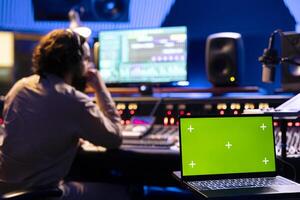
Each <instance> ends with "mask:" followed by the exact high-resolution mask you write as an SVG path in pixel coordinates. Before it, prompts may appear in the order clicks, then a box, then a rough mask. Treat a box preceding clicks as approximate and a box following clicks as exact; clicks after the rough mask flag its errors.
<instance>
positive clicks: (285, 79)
mask: <svg viewBox="0 0 300 200" xmlns="http://www.w3.org/2000/svg"><path fill="white" fill-rule="evenodd" d="M281 57H282V58H284V59H286V60H288V62H282V71H281V86H282V89H283V90H284V91H300V64H299V63H300V33H295V32H284V33H283V35H281Z"/></svg>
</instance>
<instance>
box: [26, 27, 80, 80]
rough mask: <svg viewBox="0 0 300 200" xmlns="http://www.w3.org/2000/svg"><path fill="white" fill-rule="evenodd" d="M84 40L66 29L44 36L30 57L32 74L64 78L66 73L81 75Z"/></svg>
mask: <svg viewBox="0 0 300 200" xmlns="http://www.w3.org/2000/svg"><path fill="white" fill-rule="evenodd" d="M84 42H85V39H84V38H83V37H81V36H80V35H78V34H77V33H75V32H73V31H71V30H69V29H67V30H63V29H58V30H54V31H51V32H50V33H48V34H47V35H45V36H44V37H43V38H42V39H41V40H40V42H39V44H38V45H37V46H36V47H35V49H34V51H33V55H32V68H33V72H34V73H36V74H39V75H44V74H45V73H52V74H55V75H57V76H60V77H62V78H63V77H64V75H65V74H66V73H69V72H72V73H75V74H77V73H81V71H82V69H81V63H82V55H83V49H82V44H83V43H84Z"/></svg>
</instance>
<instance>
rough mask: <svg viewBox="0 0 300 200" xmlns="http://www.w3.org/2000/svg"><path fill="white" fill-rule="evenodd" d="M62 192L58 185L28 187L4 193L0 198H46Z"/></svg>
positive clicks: (21, 199)
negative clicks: (37, 187)
mask: <svg viewBox="0 0 300 200" xmlns="http://www.w3.org/2000/svg"><path fill="white" fill-rule="evenodd" d="M62 194H63V192H62V190H61V189H59V188H58V187H54V188H46V189H28V190H18V191H13V192H9V193H6V194H4V195H2V196H1V197H0V200H47V199H51V198H55V197H57V198H58V197H61V196H62Z"/></svg>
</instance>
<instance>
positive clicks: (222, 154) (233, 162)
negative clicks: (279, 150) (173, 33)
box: [180, 116, 275, 176]
mask: <svg viewBox="0 0 300 200" xmlns="http://www.w3.org/2000/svg"><path fill="white" fill-rule="evenodd" d="M272 123H273V122H272V116H239V117H198V118H181V119H180V134H181V135H180V136H181V156H182V175H183V176H196V175H212V174H214V175H215V174H236V173H249V172H250V173H251V172H274V171H275V152H274V137H273V124H272Z"/></svg>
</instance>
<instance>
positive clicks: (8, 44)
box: [0, 31, 14, 68]
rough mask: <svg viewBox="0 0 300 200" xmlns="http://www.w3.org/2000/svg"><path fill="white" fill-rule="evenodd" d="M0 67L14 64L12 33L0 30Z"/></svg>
mask: <svg viewBox="0 0 300 200" xmlns="http://www.w3.org/2000/svg"><path fill="white" fill-rule="evenodd" d="M0 44H1V45H0V55H1V59H0V68H3V67H4V68H7V67H13V65H14V33H13V32H5V31H0Z"/></svg>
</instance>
